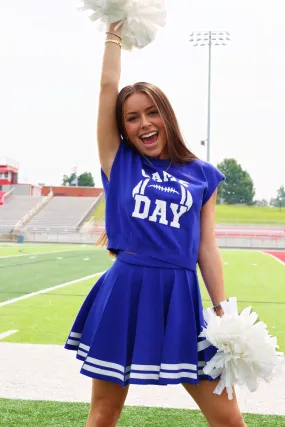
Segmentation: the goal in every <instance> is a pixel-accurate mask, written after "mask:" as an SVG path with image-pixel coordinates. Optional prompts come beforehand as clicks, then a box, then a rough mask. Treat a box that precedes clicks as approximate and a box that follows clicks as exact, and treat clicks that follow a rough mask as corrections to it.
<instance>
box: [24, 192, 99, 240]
mask: <svg viewBox="0 0 285 427" xmlns="http://www.w3.org/2000/svg"><path fill="white" fill-rule="evenodd" d="M97 200H98V199H97V198H95V197H54V198H53V199H52V200H51V201H50V202H49V203H48V204H47V205H46V207H45V208H44V209H43V210H41V211H40V212H39V213H38V214H37V215H36V216H34V218H33V219H32V220H31V221H30V222H29V223H28V224H27V225H26V226H25V230H26V231H28V232H37V231H48V232H77V231H78V230H79V227H80V226H81V224H82V222H83V221H84V220H85V219H86V216H87V215H88V212H91V211H92V208H93V206H94V205H95V204H96V201H97Z"/></svg>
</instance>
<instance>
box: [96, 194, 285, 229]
mask: <svg viewBox="0 0 285 427" xmlns="http://www.w3.org/2000/svg"><path fill="white" fill-rule="evenodd" d="M104 215H105V200H104V199H102V201H101V203H100V204H99V205H98V207H97V208H96V210H95V212H94V213H93V214H92V216H93V217H94V220H95V221H96V222H102V221H104ZM216 223H217V224H251V225H256V224H263V225H272V224H276V225H284V226H285V208H283V209H282V210H281V211H280V209H279V208H269V207H257V206H234V205H217V209H216Z"/></svg>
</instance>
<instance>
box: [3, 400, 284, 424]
mask: <svg viewBox="0 0 285 427" xmlns="http://www.w3.org/2000/svg"><path fill="white" fill-rule="evenodd" d="M88 409H89V405H88V404H85V403H61V402H43V401H24V400H8V399H0V412H1V419H0V426H5V427H15V426H21V427H38V426H40V427H63V426H64V427H80V426H82V427H84V425H85V422H86V418H87V414H88ZM244 418H245V421H246V423H247V426H248V427H262V426H264V427H284V425H285V424H284V423H285V417H282V416H275V415H255V414H245V415H244ZM207 425H208V424H207V423H206V421H205V420H204V418H203V416H202V415H201V413H200V412H199V411H193V410H183V409H168V408H167V409H166V408H163V409H162V408H146V407H125V408H124V410H123V413H122V415H121V418H120V420H119V422H118V424H117V426H118V427H185V426H195V427H206V426H207Z"/></svg>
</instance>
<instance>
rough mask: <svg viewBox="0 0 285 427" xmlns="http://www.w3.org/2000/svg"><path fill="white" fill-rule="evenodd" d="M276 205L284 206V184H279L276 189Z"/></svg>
mask: <svg viewBox="0 0 285 427" xmlns="http://www.w3.org/2000/svg"><path fill="white" fill-rule="evenodd" d="M276 206H278V207H279V208H284V207H285V188H284V185H281V187H280V188H279V189H278V190H277V197H276Z"/></svg>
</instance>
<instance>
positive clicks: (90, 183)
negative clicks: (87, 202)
mask: <svg viewBox="0 0 285 427" xmlns="http://www.w3.org/2000/svg"><path fill="white" fill-rule="evenodd" d="M78 185H79V187H95V183H94V178H93V176H92V174H91V173H90V172H84V173H82V174H81V175H79V177H78Z"/></svg>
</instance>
